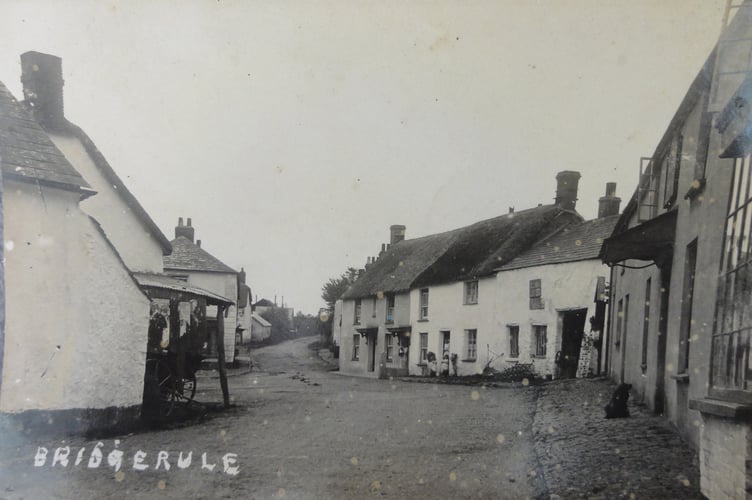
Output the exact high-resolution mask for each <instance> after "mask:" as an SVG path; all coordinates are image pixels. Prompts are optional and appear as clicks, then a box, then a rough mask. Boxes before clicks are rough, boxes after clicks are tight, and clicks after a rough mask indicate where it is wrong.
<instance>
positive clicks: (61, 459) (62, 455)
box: [51, 446, 70, 467]
mask: <svg viewBox="0 0 752 500" xmlns="http://www.w3.org/2000/svg"><path fill="white" fill-rule="evenodd" d="M68 455H70V446H66V447H65V448H57V449H56V450H55V456H54V457H52V465H51V467H54V466H55V464H61V465H62V466H63V467H68Z"/></svg>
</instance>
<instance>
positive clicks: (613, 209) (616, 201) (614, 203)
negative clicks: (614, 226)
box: [598, 182, 621, 219]
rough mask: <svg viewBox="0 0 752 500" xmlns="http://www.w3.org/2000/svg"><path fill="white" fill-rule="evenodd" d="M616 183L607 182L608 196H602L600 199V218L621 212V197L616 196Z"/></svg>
mask: <svg viewBox="0 0 752 500" xmlns="http://www.w3.org/2000/svg"><path fill="white" fill-rule="evenodd" d="M615 194H616V183H615V182H607V183H606V196H601V197H600V198H599V199H598V218H599V219H601V218H603V217H609V216H611V215H617V214H618V213H619V205H620V204H621V198H619V197H617V196H615Z"/></svg>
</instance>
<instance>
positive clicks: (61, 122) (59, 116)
mask: <svg viewBox="0 0 752 500" xmlns="http://www.w3.org/2000/svg"><path fill="white" fill-rule="evenodd" d="M21 83H22V84H23V93H24V99H25V101H26V103H27V104H28V105H29V106H30V107H31V112H32V114H33V115H34V119H35V120H36V121H37V122H39V124H40V125H42V127H44V128H48V129H59V128H62V127H63V126H65V124H66V122H65V112H64V106H63V83H64V82H63V60H62V59H60V58H59V57H57V56H53V55H50V54H43V53H41V52H33V51H31V52H25V53H23V54H21Z"/></svg>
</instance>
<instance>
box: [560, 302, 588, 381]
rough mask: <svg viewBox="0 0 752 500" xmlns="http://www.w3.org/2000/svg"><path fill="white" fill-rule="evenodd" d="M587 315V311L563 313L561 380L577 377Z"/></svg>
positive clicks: (579, 310)
mask: <svg viewBox="0 0 752 500" xmlns="http://www.w3.org/2000/svg"><path fill="white" fill-rule="evenodd" d="M586 315H587V309H578V310H576V311H567V312H562V313H561V319H562V336H561V352H560V354H559V356H558V358H559V374H560V376H561V378H575V377H576V376H577V364H578V363H579V361H580V346H581V345H582V336H583V334H584V331H585V330H584V328H585V316H586Z"/></svg>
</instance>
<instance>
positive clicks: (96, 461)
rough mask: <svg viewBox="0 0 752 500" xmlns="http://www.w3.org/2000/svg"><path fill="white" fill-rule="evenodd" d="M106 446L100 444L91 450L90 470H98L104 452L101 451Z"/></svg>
mask: <svg viewBox="0 0 752 500" xmlns="http://www.w3.org/2000/svg"><path fill="white" fill-rule="evenodd" d="M103 446H104V443H103V442H101V441H100V442H98V443H97V445H96V446H95V447H94V449H93V450H91V456H90V457H89V469H96V468H97V467H99V465H100V464H101V463H102V451H101V450H100V449H99V448H101V447H103Z"/></svg>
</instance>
